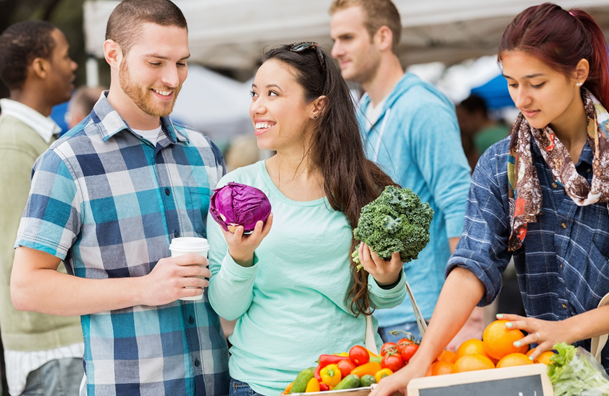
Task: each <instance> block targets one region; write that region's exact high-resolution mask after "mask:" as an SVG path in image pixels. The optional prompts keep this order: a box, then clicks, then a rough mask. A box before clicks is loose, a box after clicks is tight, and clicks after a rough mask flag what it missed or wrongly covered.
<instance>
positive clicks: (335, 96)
mask: <svg viewBox="0 0 609 396" xmlns="http://www.w3.org/2000/svg"><path fill="white" fill-rule="evenodd" d="M290 48H292V46H291V45H282V46H279V47H276V48H273V49H270V50H269V51H267V52H266V53H265V54H264V61H265V62H266V61H268V60H270V59H275V60H278V61H280V62H283V63H284V64H286V65H288V66H290V67H291V68H292V70H293V72H294V75H295V79H296V82H297V83H298V84H300V86H301V87H302V88H303V90H304V95H305V101H306V102H307V103H310V102H312V101H313V100H315V99H317V98H319V97H320V96H322V95H323V96H325V97H326V101H325V105H324V108H323V111H322V113H321V115H320V117H319V118H318V119H317V120H316V121H317V125H316V127H315V130H314V132H313V136H312V139H311V147H309V148H308V154H309V165H310V166H312V167H313V168H314V169H319V170H320V171H321V174H322V176H323V182H324V192H325V194H326V197H327V199H328V201H329V203H330V205H331V206H332V209H334V210H339V211H341V212H343V213H344V214H345V216H346V217H347V219H348V220H349V223H350V224H351V227H352V228H355V227H357V222H358V220H359V216H360V213H361V210H362V207H363V206H364V205H366V204H368V203H370V202H372V201H373V200H375V199H376V198H377V197H378V196H379V195H380V193H381V192H382V191H383V189H384V188H385V186H387V185H396V183H394V181H393V180H391V178H390V177H389V176H387V174H385V172H383V171H382V170H381V169H380V168H379V167H378V166H377V165H376V164H374V163H373V162H372V161H369V160H368V159H366V155H365V154H364V148H363V145H362V140H361V135H360V132H359V127H358V124H357V119H356V117H355V106H354V104H353V99H352V97H351V94H350V92H349V88H348V87H347V84H346V83H345V80H344V79H343V78H342V76H341V74H340V72H339V70H338V68H337V67H336V66H335V65H334V63H333V62H332V61H331V60H330V57H329V56H327V54H326V53H324V52H323V51H321V50H317V49H316V47H315V46H311V47H309V48H308V49H306V50H303V51H300V52H293V51H291V50H290ZM318 51H319V52H318ZM322 62H323V66H322ZM358 243H359V241H357V240H355V239H352V241H351V248H350V249H349V262H350V263H351V278H352V282H351V285H350V288H349V291H348V293H347V300H348V301H349V300H350V309H351V311H352V312H353V313H354V314H355V315H359V314H360V313H364V314H365V313H367V312H368V309H369V307H370V304H369V299H368V274H367V273H366V271H357V269H356V265H355V263H353V261H352V260H351V253H352V252H353V251H354V250H355V248H356V246H357V245H358Z"/></svg>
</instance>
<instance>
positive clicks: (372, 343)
mask: <svg viewBox="0 0 609 396" xmlns="http://www.w3.org/2000/svg"><path fill="white" fill-rule="evenodd" d="M404 282H405V283H406V291H407V292H408V297H410V303H411V304H412V310H413V311H414V316H415V318H416V319H417V326H418V327H419V331H420V332H421V337H423V336H424V335H425V332H426V331H427V322H425V318H424V317H423V314H422V313H421V310H420V309H419V306H418V305H417V301H416V300H415V298H414V294H413V293H412V289H411V288H410V285H409V284H408V280H407V279H406V276H405V275H404ZM608 296H609V295H608ZM608 296H605V297H607V302H609V297H608ZM374 334H375V331H374V327H373V326H372V315H366V339H365V341H366V349H368V350H369V351H370V352H372V353H374V354H375V355H378V349H377V348H376V339H375V336H374ZM606 341H607V337H606V336H605V342H606ZM603 345H604V344H603ZM601 349H602V347H601ZM599 356H600V355H599Z"/></svg>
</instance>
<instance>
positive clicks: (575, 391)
mask: <svg viewBox="0 0 609 396" xmlns="http://www.w3.org/2000/svg"><path fill="white" fill-rule="evenodd" d="M554 348H555V349H556V350H557V351H558V354H556V355H554V356H552V357H551V358H550V363H551V365H550V366H549V368H548V376H549V377H550V382H552V387H553V388H554V395H555V396H575V395H587V396H601V395H609V376H607V373H606V372H605V370H604V369H603V366H601V365H600V363H598V362H597V361H596V359H594V357H593V356H592V355H591V354H590V352H588V351H586V350H585V349H582V348H575V347H574V346H573V345H567V344H565V343H564V342H561V343H558V344H556V345H554Z"/></svg>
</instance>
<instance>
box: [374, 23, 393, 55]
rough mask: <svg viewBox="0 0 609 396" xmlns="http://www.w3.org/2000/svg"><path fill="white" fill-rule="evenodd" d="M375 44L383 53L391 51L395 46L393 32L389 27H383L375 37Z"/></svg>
mask: <svg viewBox="0 0 609 396" xmlns="http://www.w3.org/2000/svg"><path fill="white" fill-rule="evenodd" d="M374 42H375V43H376V45H377V46H378V48H379V49H380V50H381V51H385V50H391V47H392V45H393V32H392V31H391V29H389V27H387V26H381V27H380V28H379V30H377V31H376V33H375V35H374Z"/></svg>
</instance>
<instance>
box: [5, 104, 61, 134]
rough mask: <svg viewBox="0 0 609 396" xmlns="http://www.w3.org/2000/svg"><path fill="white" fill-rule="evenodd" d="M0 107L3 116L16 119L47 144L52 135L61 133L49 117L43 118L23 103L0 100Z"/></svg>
mask: <svg viewBox="0 0 609 396" xmlns="http://www.w3.org/2000/svg"><path fill="white" fill-rule="evenodd" d="M0 107H2V114H3V115H6V116H10V117H13V118H16V119H18V120H19V121H21V122H23V123H24V124H26V125H27V126H29V127H30V128H32V129H33V130H34V131H36V133H38V134H39V135H40V137H41V138H42V139H44V141H45V142H47V143H50V142H51V139H52V138H53V135H55V134H59V132H61V128H60V127H59V126H58V125H57V124H56V123H55V121H53V119H52V118H51V117H45V116H43V115H42V114H40V113H39V112H37V111H36V110H34V109H32V108H31V107H30V106H27V105H24V104H23V103H20V102H17V101H15V100H11V99H0Z"/></svg>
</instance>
